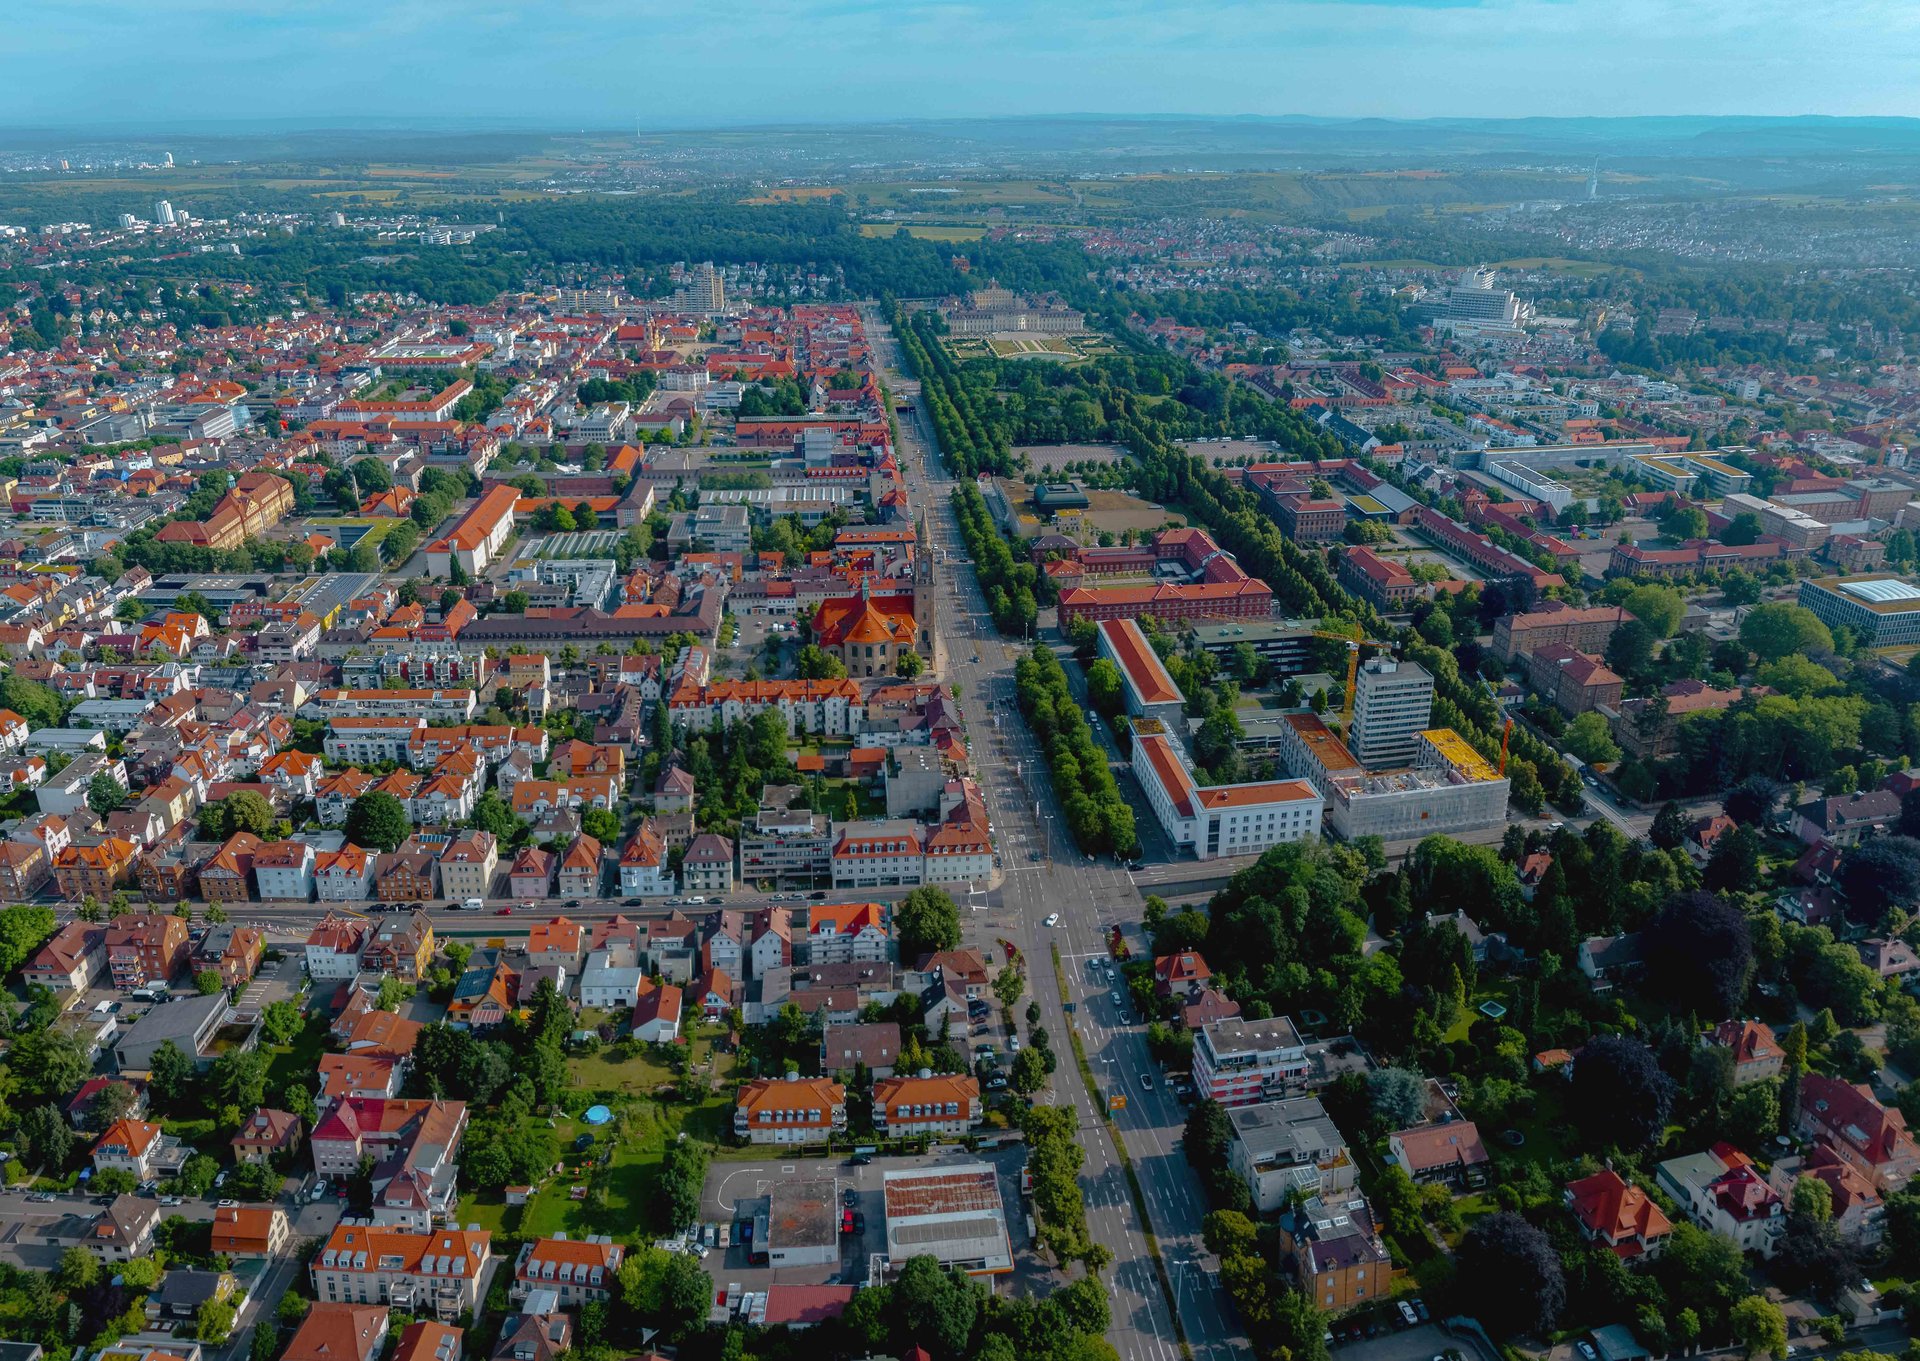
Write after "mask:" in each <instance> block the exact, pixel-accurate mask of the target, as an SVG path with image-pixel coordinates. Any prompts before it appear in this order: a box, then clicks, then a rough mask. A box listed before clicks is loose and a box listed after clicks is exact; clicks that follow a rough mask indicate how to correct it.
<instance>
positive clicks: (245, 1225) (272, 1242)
mask: <svg viewBox="0 0 1920 1361" xmlns="http://www.w3.org/2000/svg"><path fill="white" fill-rule="evenodd" d="M292 1241H293V1227H292V1226H291V1225H290V1224H288V1222H287V1212H286V1211H285V1210H283V1209H281V1208H280V1207H279V1206H278V1205H225V1206H220V1207H218V1208H216V1209H215V1210H214V1212H213V1242H212V1250H213V1251H214V1252H215V1253H218V1254H221V1255H223V1256H227V1257H278V1256H280V1255H281V1254H282V1253H284V1252H285V1251H286V1250H287V1247H288V1245H289V1244H290V1243H292Z"/></svg>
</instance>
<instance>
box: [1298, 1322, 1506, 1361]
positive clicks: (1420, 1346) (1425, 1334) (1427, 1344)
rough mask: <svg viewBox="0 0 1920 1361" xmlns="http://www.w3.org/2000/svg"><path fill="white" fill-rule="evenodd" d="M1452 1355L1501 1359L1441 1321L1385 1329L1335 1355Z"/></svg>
mask: <svg viewBox="0 0 1920 1361" xmlns="http://www.w3.org/2000/svg"><path fill="white" fill-rule="evenodd" d="M1449 1354H1451V1355H1452V1356H1457V1357H1464V1358H1465V1361H1500V1358H1499V1357H1497V1356H1487V1355H1484V1354H1483V1351H1482V1349H1481V1347H1480V1346H1479V1345H1478V1343H1477V1341H1476V1340H1475V1339H1474V1338H1472V1337H1469V1336H1466V1335H1464V1334H1463V1335H1460V1336H1455V1335H1454V1334H1452V1333H1450V1332H1448V1331H1447V1330H1446V1329H1445V1328H1444V1327H1442V1326H1441V1325H1440V1324H1438V1323H1423V1324H1421V1325H1420V1326H1419V1327H1417V1328H1407V1329H1404V1330H1403V1331H1400V1332H1384V1333H1382V1334H1381V1335H1380V1336H1379V1337H1365V1338H1361V1339H1360V1340H1359V1341H1357V1342H1348V1343H1345V1344H1343V1345H1341V1346H1337V1347H1335V1348H1334V1355H1336V1356H1338V1357H1339V1358H1340V1361H1435V1358H1439V1357H1445V1356H1448V1355H1449Z"/></svg>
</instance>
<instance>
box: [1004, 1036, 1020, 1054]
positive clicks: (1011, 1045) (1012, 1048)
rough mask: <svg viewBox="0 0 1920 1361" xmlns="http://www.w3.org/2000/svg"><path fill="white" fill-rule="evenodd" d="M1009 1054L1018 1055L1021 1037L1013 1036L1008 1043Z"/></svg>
mask: <svg viewBox="0 0 1920 1361" xmlns="http://www.w3.org/2000/svg"><path fill="white" fill-rule="evenodd" d="M1007 1052H1008V1053H1009V1054H1017V1053H1019V1052H1020V1037H1019V1036H1018V1035H1015V1036H1013V1037H1012V1038H1011V1039H1009V1040H1008V1041H1007Z"/></svg>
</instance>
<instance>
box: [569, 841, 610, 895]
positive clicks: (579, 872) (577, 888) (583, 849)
mask: <svg viewBox="0 0 1920 1361" xmlns="http://www.w3.org/2000/svg"><path fill="white" fill-rule="evenodd" d="M600 856H601V848H600V843H599V842H598V841H597V840H595V839H594V838H593V837H590V836H588V835H587V834H586V833H585V832H582V833H580V835H579V836H577V837H575V838H574V839H573V844H571V845H570V846H568V847H567V849H566V852H565V853H564V854H563V855H562V856H561V857H560V896H561V897H563V898H598V897H599V896H600Z"/></svg>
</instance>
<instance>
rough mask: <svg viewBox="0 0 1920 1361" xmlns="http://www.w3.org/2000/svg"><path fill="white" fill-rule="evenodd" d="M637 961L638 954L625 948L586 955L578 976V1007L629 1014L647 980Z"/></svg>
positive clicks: (628, 947)
mask: <svg viewBox="0 0 1920 1361" xmlns="http://www.w3.org/2000/svg"><path fill="white" fill-rule="evenodd" d="M637 958H638V955H637V952H636V951H635V950H634V949H633V948H632V947H631V946H625V945H623V946H620V947H617V948H615V949H608V950H595V951H593V952H592V953H591V954H589V955H588V956H587V963H586V967H585V968H584V969H582V970H581V973H580V1005H581V1006H582V1007H585V1008H592V1009H594V1010H597V1011H614V1012H622V1011H632V1010H633V1004H634V1003H635V1002H637V1001H639V1000H640V984H641V983H642V982H643V981H645V979H646V977H647V971H646V970H645V969H643V968H641V967H640V965H639V964H638V963H637V962H635V961H636V960H637Z"/></svg>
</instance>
